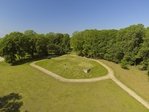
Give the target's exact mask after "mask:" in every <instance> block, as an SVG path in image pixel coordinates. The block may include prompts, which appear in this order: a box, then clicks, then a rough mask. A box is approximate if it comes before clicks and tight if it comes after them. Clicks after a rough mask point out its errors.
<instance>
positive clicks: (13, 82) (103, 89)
mask: <svg viewBox="0 0 149 112" xmlns="http://www.w3.org/2000/svg"><path fill="white" fill-rule="evenodd" d="M0 68H1V69H0V88H1V89H0V96H3V95H7V94H9V93H11V92H14V93H19V94H20V95H22V97H23V102H24V105H23V107H22V110H28V111H30V112H60V111H63V112H70V111H71V112H76V111H77V112H97V111H101V112H148V110H147V109H146V108H144V107H143V106H142V105H141V104H140V103H138V102H137V101H136V100H134V99H133V98H132V97H130V96H129V95H128V94H127V93H125V91H123V90H122V89H121V88H119V87H118V86H117V85H116V84H115V83H114V82H113V81H111V80H105V81H99V82H96V83H83V84H75V83H62V82H59V81H57V80H55V79H53V78H51V77H49V76H47V75H45V74H43V73H41V72H39V71H37V70H35V69H33V68H31V67H30V66H29V65H28V64H24V65H19V66H9V65H8V64H6V63H5V62H2V63H0Z"/></svg>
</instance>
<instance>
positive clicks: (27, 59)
mask: <svg viewBox="0 0 149 112" xmlns="http://www.w3.org/2000/svg"><path fill="white" fill-rule="evenodd" d="M59 56H62V55H50V56H45V57H38V56H36V57H34V58H26V59H21V60H19V61H16V62H15V63H14V64H13V65H12V66H17V65H22V64H25V63H31V62H33V61H38V60H42V59H51V58H56V57H59Z"/></svg>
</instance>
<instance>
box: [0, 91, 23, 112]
mask: <svg viewBox="0 0 149 112" xmlns="http://www.w3.org/2000/svg"><path fill="white" fill-rule="evenodd" d="M21 99H22V96H21V95H19V94H17V93H10V94H8V95H6V96H3V97H0V112H20V108H21V106H23V102H22V101H21Z"/></svg>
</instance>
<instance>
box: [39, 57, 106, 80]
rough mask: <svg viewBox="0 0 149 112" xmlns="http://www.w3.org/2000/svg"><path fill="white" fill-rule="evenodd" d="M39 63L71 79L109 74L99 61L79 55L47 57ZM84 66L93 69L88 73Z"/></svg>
mask: <svg viewBox="0 0 149 112" xmlns="http://www.w3.org/2000/svg"><path fill="white" fill-rule="evenodd" d="M37 65H40V66H42V67H44V68H46V69H48V70H50V71H52V72H54V73H56V74H59V75H61V76H63V77H65V78H70V79H79V78H92V77H99V76H103V75H106V74H107V70H106V69H105V68H104V67H103V66H101V65H100V64H99V63H97V62H95V61H91V60H89V59H86V58H82V57H78V56H70V55H64V56H61V57H57V58H52V59H46V60H44V61H41V62H38V63H37ZM84 68H91V71H90V72H89V73H87V74H86V73H84V72H83V69H84Z"/></svg>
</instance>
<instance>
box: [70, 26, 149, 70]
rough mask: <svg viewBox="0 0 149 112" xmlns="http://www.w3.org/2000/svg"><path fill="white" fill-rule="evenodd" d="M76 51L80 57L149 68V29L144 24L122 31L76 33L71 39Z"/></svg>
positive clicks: (144, 68)
mask: <svg viewBox="0 0 149 112" xmlns="http://www.w3.org/2000/svg"><path fill="white" fill-rule="evenodd" d="M71 44H72V47H73V49H74V51H76V52H77V54H78V55H80V56H86V57H92V58H101V59H106V60H109V61H113V62H116V63H121V66H122V67H123V68H126V69H127V65H138V64H139V65H142V66H141V67H140V69H142V70H146V69H148V66H149V28H145V27H144V26H143V25H142V24H138V25H131V26H129V27H127V28H123V29H120V30H85V31H81V32H75V33H74V34H73V36H72V39H71Z"/></svg>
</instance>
